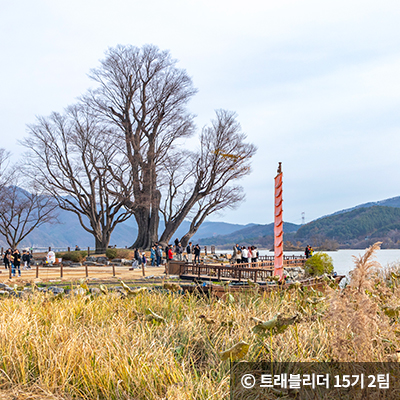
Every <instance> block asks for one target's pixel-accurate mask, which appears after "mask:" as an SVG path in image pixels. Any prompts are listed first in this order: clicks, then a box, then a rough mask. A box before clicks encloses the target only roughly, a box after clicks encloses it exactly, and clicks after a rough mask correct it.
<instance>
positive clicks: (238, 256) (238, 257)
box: [236, 247, 242, 264]
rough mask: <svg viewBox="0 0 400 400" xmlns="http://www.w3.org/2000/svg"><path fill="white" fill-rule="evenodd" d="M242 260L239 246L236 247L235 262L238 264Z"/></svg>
mask: <svg viewBox="0 0 400 400" xmlns="http://www.w3.org/2000/svg"><path fill="white" fill-rule="evenodd" d="M241 262H242V251H241V249H240V247H239V248H237V249H236V263H237V264H240V263H241Z"/></svg>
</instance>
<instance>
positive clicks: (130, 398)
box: [0, 247, 400, 400]
mask: <svg viewBox="0 0 400 400" xmlns="http://www.w3.org/2000/svg"><path fill="white" fill-rule="evenodd" d="M376 249H377V247H372V248H371V249H368V250H367V251H366V253H365V255H364V256H362V257H360V258H359V259H357V260H355V269H354V272H353V273H352V276H351V282H350V284H349V285H348V286H347V287H346V289H345V290H343V289H340V288H338V287H330V286H328V285H327V286H326V289H325V291H324V292H319V291H318V292H316V291H313V290H302V289H301V288H293V289H292V290H287V291H281V292H270V293H265V292H258V291H257V290H256V289H255V288H252V289H248V290H247V291H244V292H243V293H242V294H238V295H235V296H232V295H230V296H226V299H224V300H218V299H216V298H213V297H206V296H198V295H194V294H185V295H182V294H180V293H179V292H174V290H173V288H171V289H170V290H166V289H162V290H155V289H154V290H144V291H140V292H135V291H131V292H130V291H126V292H125V293H124V294H121V293H119V292H115V291H112V292H108V293H103V294H99V295H91V294H89V292H86V294H82V295H76V294H72V295H68V296H67V295H65V296H62V295H61V296H60V295H57V296H54V295H52V294H50V293H42V292H39V291H38V290H37V288H36V286H35V285H34V284H33V285H32V284H31V286H29V291H26V293H24V295H23V296H22V297H21V298H19V297H15V296H4V297H2V298H0V399H26V400H27V399H45V400H47V399H65V400H72V399H85V400H92V399H99V400H138V399H146V400H147V399H149V400H150V399H151V400H153V399H154V400H175V399H177V400H189V399H198V400H209V399H210V400H220V399H228V398H229V391H230V387H229V382H230V369H229V368H230V364H229V361H230V360H241V361H255V362H257V361H262V360H267V361H286V362H288V361H289V362H291V361H298V362H327V361H343V362H354V361H360V362H361V361H368V362H381V361H389V360H390V361H395V362H397V361H398V350H399V348H400V347H399V345H400V344H399V335H400V327H399V313H400V274H399V269H398V268H395V269H392V270H385V271H384V270H382V268H380V267H379V266H378V265H376V263H374V261H373V255H374V252H375V250H376ZM96 268H97V267H96ZM53 269H54V268H53ZM123 269H124V268H123V267H118V268H117V271H120V275H117V278H111V280H114V281H117V282H118V280H119V279H118V278H123V279H128V277H131V276H132V275H133V276H135V274H136V276H138V277H140V275H141V271H140V270H136V271H134V272H133V273H132V271H126V270H127V268H126V270H123ZM3 271H4V270H3ZM108 271H110V269H109V267H107V268H106V269H105V270H104V272H99V276H98V277H99V278H100V277H101V274H104V276H106V275H109V274H108ZM156 271H160V273H162V272H163V268H157V269H156ZM81 272H84V269H82V271H80V270H74V272H71V274H75V275H80V273H81ZM46 273H47V271H43V275H45V274H46ZM52 273H53V272H52V271H49V272H48V274H49V275H48V276H43V280H47V279H49V280H50V279H51V278H52V277H51V274H52ZM29 274H32V272H30V273H26V276H24V277H23V278H22V279H21V281H19V280H18V279H15V280H14V279H13V280H12V282H11V283H14V282H15V283H16V284H17V287H16V290H22V289H23V288H22V286H23V284H24V281H25V279H26V280H29V279H30V277H29ZM130 274H131V275H130ZM147 274H148V275H150V274H153V270H152V269H151V268H149V269H148V271H146V275H147ZM1 275H3V274H1ZM91 276H92V275H91V273H90V269H89V277H91ZM80 277H81V276H76V278H80ZM125 277H126V278H125ZM40 278H42V275H40ZM1 279H3V276H2V277H1ZM54 279H57V271H56V270H55V269H54ZM65 280H66V281H71V280H73V279H72V278H71V276H69V277H67V276H66V277H65ZM66 283H68V282H66ZM69 283H71V282H69ZM74 285H75V286H79V285H80V286H81V287H82V288H85V287H86V284H85V283H83V282H81V283H80V284H79V282H75V283H74ZM18 286H20V287H18ZM85 290H86V289H85ZM271 321H272V322H273V321H275V322H276V321H279V323H280V325H277V324H276V323H275V322H274V323H272V322H271ZM282 321H284V322H282ZM285 321H286V322H285ZM243 342H244V343H243ZM238 346H239V347H238ZM397 395H398V397H385V398H400V397H399V396H400V395H399V394H397ZM261 398H263V399H277V398H284V399H290V398H293V397H291V396H290V394H289V393H280V394H277V393H274V392H272V391H271V392H268V393H267V394H266V395H264V396H263V397H261ZM328 398H329V399H331V398H332V399H333V398H338V397H337V395H336V393H332V396H331V397H327V399H328ZM344 398H345V397H342V399H344ZM348 398H349V399H350V398H355V397H348ZM358 398H360V399H362V398H364V397H358ZM371 398H372V397H371ZM375 398H377V397H375ZM378 398H379V397H378Z"/></svg>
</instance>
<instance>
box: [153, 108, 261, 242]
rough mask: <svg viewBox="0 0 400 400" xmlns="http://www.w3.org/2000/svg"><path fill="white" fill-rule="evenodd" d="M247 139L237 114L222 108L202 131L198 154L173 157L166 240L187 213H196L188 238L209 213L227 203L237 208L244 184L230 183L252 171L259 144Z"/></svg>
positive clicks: (163, 237) (169, 171)
mask: <svg viewBox="0 0 400 400" xmlns="http://www.w3.org/2000/svg"><path fill="white" fill-rule="evenodd" d="M245 140H246V135H245V134H244V133H243V132H242V131H241V127H240V124H239V123H238V122H237V120H236V114H235V113H233V112H229V111H226V110H218V111H216V119H215V120H214V121H212V125H211V127H207V128H205V129H203V132H202V133H201V136H200V146H201V147H200V151H199V152H198V154H194V155H191V156H190V157H187V161H184V160H183V156H182V157H181V158H179V157H176V156H175V157H174V158H172V161H171V159H170V162H169V163H168V164H167V166H166V169H165V171H166V172H167V174H168V175H169V184H168V188H167V190H166V193H165V202H164V207H163V210H162V213H163V215H164V218H165V230H164V232H163V233H162V235H161V237H160V241H161V242H162V243H167V242H169V240H170V239H171V237H172V235H173V234H174V233H175V231H176V230H177V229H178V227H179V225H180V224H181V223H182V222H183V220H184V219H185V218H186V217H187V216H192V223H191V226H190V229H189V232H188V233H187V234H185V235H184V238H183V241H184V242H186V241H187V240H188V239H189V238H190V237H191V236H192V235H193V234H194V233H195V232H196V231H197V229H198V228H199V226H200V224H201V223H202V222H203V221H204V219H205V218H206V217H207V216H208V215H210V214H211V213H213V212H216V211H219V210H222V209H223V208H225V207H231V208H233V207H235V206H237V205H238V203H239V202H241V201H242V200H243V198H244V195H243V193H242V190H241V187H240V186H238V185H237V184H236V185H235V186H229V185H230V184H231V183H234V182H235V181H237V180H238V179H240V178H242V177H244V176H246V175H247V174H249V173H250V159H251V157H252V156H253V155H254V153H255V151H256V147H255V146H254V145H253V144H251V143H246V142H245Z"/></svg>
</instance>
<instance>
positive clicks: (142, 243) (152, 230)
mask: <svg viewBox="0 0 400 400" xmlns="http://www.w3.org/2000/svg"><path fill="white" fill-rule="evenodd" d="M160 199H161V195H160V194H159V192H158V193H156V195H155V196H154V199H153V207H152V208H151V209H150V207H145V206H143V207H138V208H137V209H136V210H135V211H134V213H133V214H134V216H135V219H136V222H137V225H138V235H137V238H136V240H135V243H133V245H132V246H131V247H130V248H131V249H134V248H136V249H142V250H148V249H150V248H151V246H152V245H153V244H154V243H155V242H157V241H158V224H159V221H160V217H159V215H158V210H159V204H160Z"/></svg>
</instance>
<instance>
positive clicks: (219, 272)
mask: <svg viewBox="0 0 400 400" xmlns="http://www.w3.org/2000/svg"><path fill="white" fill-rule="evenodd" d="M218 280H219V281H220V280H221V268H218Z"/></svg>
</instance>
